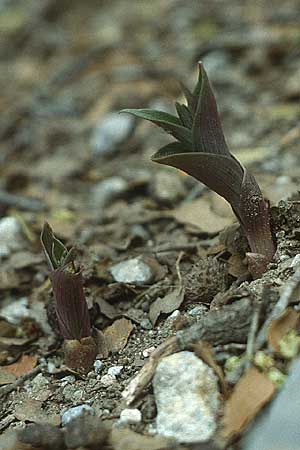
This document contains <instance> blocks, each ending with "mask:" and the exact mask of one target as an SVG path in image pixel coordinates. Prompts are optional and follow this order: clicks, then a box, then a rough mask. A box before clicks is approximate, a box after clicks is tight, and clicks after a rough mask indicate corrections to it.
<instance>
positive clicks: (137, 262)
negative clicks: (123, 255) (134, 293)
mask: <svg viewBox="0 0 300 450" xmlns="http://www.w3.org/2000/svg"><path fill="white" fill-rule="evenodd" d="M110 273H111V274H112V276H113V277H114V280H115V281H117V282H118V283H129V284H137V285H143V284H148V283H150V281H151V280H152V278H153V273H152V270H151V268H150V267H149V266H148V265H147V264H146V263H145V262H144V261H142V259H141V258H133V259H128V260H126V261H122V262H120V263H118V264H115V265H114V266H112V267H111V268H110Z"/></svg>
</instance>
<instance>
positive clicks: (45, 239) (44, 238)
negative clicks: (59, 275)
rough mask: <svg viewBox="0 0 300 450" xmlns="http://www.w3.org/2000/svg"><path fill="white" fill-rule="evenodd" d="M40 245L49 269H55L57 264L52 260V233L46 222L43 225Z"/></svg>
mask: <svg viewBox="0 0 300 450" xmlns="http://www.w3.org/2000/svg"><path fill="white" fill-rule="evenodd" d="M41 243H42V247H43V250H44V253H45V256H46V258H47V261H48V264H49V266H50V268H51V269H52V270H55V269H57V267H58V266H57V262H56V261H55V259H53V231H52V228H51V227H50V225H49V223H48V222H45V223H44V226H43V229H42V232H41Z"/></svg>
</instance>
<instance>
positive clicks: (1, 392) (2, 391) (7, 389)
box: [0, 364, 42, 399]
mask: <svg viewBox="0 0 300 450" xmlns="http://www.w3.org/2000/svg"><path fill="white" fill-rule="evenodd" d="M41 371H42V364H39V365H38V366H36V367H35V368H34V369H32V370H31V371H30V372H28V373H25V374H24V375H22V376H21V377H19V378H18V379H17V381H16V382H15V383H13V384H8V385H7V386H2V387H0V399H1V398H3V397H5V396H6V395H7V394H10V393H11V392H12V391H15V390H16V389H17V388H18V387H20V386H21V385H22V384H23V383H24V382H25V381H27V380H29V379H30V378H32V377H34V376H35V375H37V374H38V373H39V372H41Z"/></svg>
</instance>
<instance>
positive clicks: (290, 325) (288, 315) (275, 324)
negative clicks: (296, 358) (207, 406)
mask: <svg viewBox="0 0 300 450" xmlns="http://www.w3.org/2000/svg"><path fill="white" fill-rule="evenodd" d="M299 319H300V311H295V310H294V309H293V308H287V309H286V310H285V311H284V313H283V314H282V316H281V317H279V318H278V319H276V320H273V321H272V322H271V325H270V328H269V333H268V342H269V345H270V346H271V347H272V349H273V350H274V351H275V352H280V345H279V344H280V341H281V339H282V338H283V337H284V336H285V335H286V334H287V333H288V332H289V331H290V330H292V329H294V328H296V327H297V326H298V325H299Z"/></svg>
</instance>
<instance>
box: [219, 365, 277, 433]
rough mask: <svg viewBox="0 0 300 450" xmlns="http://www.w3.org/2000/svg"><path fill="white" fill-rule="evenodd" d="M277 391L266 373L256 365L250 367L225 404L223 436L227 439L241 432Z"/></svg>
mask: <svg viewBox="0 0 300 450" xmlns="http://www.w3.org/2000/svg"><path fill="white" fill-rule="evenodd" d="M275 391H276V387H275V385H274V384H273V383H272V381H271V380H269V378H268V377H267V376H266V375H264V374H262V373H261V372H259V371H258V370H257V369H256V368H255V367H251V368H250V369H248V370H247V372H245V374H244V375H243V376H242V377H241V378H240V380H239V381H238V383H237V384H236V386H235V388H234V390H233V393H232V394H231V396H230V398H229V399H228V400H227V402H226V404H225V409H224V425H223V430H222V432H221V434H222V436H223V438H225V439H226V440H227V439H230V438H232V437H233V436H235V435H237V434H239V433H241V432H242V431H243V430H244V428H245V427H246V426H247V425H248V424H249V422H250V421H251V420H252V419H253V418H254V417H255V416H256V414H257V413H258V412H259V411H260V410H261V409H262V408H263V407H264V405H265V404H266V403H268V402H269V401H270V400H271V398H272V397H273V395H274V394H275Z"/></svg>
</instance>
